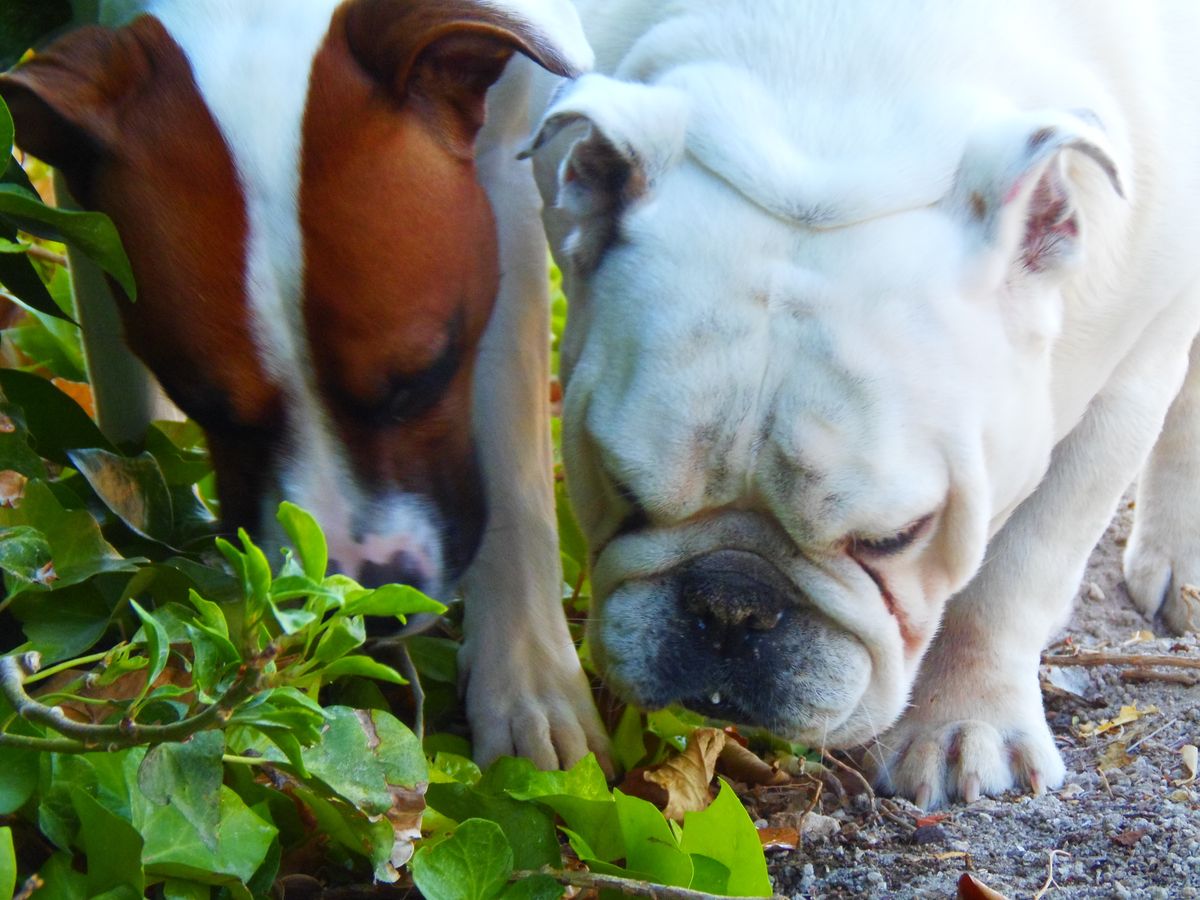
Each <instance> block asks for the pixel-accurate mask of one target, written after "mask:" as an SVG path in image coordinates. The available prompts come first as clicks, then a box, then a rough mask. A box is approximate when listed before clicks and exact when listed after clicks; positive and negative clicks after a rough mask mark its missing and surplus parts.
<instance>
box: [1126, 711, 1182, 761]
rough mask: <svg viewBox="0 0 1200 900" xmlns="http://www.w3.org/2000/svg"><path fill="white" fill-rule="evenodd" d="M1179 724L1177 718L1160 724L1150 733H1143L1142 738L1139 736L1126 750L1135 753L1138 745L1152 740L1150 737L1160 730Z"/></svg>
mask: <svg viewBox="0 0 1200 900" xmlns="http://www.w3.org/2000/svg"><path fill="white" fill-rule="evenodd" d="M1178 724H1179V723H1178V722H1176V721H1175V720H1173V719H1172V720H1171V721H1169V722H1167V723H1165V724H1163V725H1160V726H1158V727H1157V728H1155V729H1154V730H1153V731H1151V732H1150V733H1149V734H1143V735H1142V736H1141V737H1140V738H1138V739H1137V740H1136V741H1134V742H1133V743H1132V744H1130V745H1129V746H1128V747H1126V748H1125V752H1126V753H1130V754H1131V753H1133V751H1134V750H1136V749H1137V748H1138V747H1140V746H1141V745H1142V744H1144V743H1145V742H1146V741H1148V740H1150V738H1152V737H1154V736H1155V735H1156V734H1158V733H1159V732H1160V731H1166V730H1167V729H1168V728H1170V727H1171V726H1172V725H1178Z"/></svg>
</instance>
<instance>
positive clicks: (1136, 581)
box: [1124, 515, 1200, 634]
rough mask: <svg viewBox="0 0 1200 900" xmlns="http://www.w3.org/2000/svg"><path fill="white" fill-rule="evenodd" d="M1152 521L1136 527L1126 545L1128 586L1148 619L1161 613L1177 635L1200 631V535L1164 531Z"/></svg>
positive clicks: (1179, 530)
mask: <svg viewBox="0 0 1200 900" xmlns="http://www.w3.org/2000/svg"><path fill="white" fill-rule="evenodd" d="M1146 518H1148V519H1150V521H1148V522H1146V523H1145V524H1143V523H1142V521H1140V518H1139V521H1138V522H1137V524H1136V525H1135V526H1134V529H1133V534H1132V535H1131V536H1130V538H1129V543H1128V544H1127V545H1126V546H1125V561H1124V562H1125V586H1126V587H1127V588H1128V589H1129V596H1130V597H1132V598H1133V602H1134V603H1136V604H1137V606H1138V609H1140V610H1141V611H1142V612H1143V613H1145V615H1146V616H1147V617H1148V618H1151V619H1153V618H1154V617H1155V616H1156V615H1158V614H1160V613H1161V614H1162V618H1163V621H1164V622H1165V623H1166V624H1167V627H1168V628H1170V629H1172V630H1173V631H1175V632H1176V633H1178V634H1183V633H1184V632H1188V631H1200V532H1198V531H1197V530H1195V528H1186V527H1179V528H1161V527H1159V526H1158V523H1157V522H1155V521H1154V520H1153V519H1152V518H1151V516H1150V515H1148V516H1147V517H1146Z"/></svg>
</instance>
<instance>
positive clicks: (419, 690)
mask: <svg viewBox="0 0 1200 900" xmlns="http://www.w3.org/2000/svg"><path fill="white" fill-rule="evenodd" d="M393 652H394V653H395V654H396V659H397V662H399V664H400V672H401V673H402V674H403V675H404V677H405V678H407V679H408V684H409V687H411V688H412V698H413V729H412V730H413V734H415V735H416V736H417V740H418V741H424V740H425V689H424V688H423V687H421V673H420V672H418V671H417V666H416V663H414V662H413V660H412V654H411V653H409V652H408V644H407V643H405V642H404V641H397V642H396V644H395V646H394V647H393Z"/></svg>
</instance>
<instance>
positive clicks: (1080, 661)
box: [1042, 652, 1200, 669]
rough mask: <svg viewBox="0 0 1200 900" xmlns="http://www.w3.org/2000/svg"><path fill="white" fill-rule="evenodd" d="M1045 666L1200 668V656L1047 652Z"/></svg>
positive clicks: (1043, 663)
mask: <svg viewBox="0 0 1200 900" xmlns="http://www.w3.org/2000/svg"><path fill="white" fill-rule="evenodd" d="M1042 665H1044V666H1129V667H1144V666H1165V667H1167V668H1172V669H1200V658H1197V657H1194V656H1147V655H1136V654H1128V655H1127V654H1124V653H1086V652H1085V653H1080V654H1078V655H1075V654H1070V655H1068V654H1063V653H1047V654H1045V655H1043V656H1042Z"/></svg>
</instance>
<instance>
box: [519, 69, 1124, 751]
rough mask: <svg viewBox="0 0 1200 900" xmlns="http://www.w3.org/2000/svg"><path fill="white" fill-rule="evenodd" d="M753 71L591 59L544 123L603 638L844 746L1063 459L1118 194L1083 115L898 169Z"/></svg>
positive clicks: (1057, 116) (570, 416)
mask: <svg viewBox="0 0 1200 900" xmlns="http://www.w3.org/2000/svg"><path fill="white" fill-rule="evenodd" d="M736 81H737V75H736V73H723V74H722V78H721V79H718V81H717V82H713V83H706V86H705V88H704V89H702V90H701V89H696V86H695V85H694V84H673V83H669V82H664V83H659V84H654V85H645V84H634V83H626V82H618V81H615V80H612V79H608V78H605V77H602V76H598V75H589V76H585V77H584V78H583V79H581V80H580V81H579V82H577V83H576V85H575V86H574V88H573V89H571V90H569V91H568V92H566V93H564V94H563V95H562V96H560V97H559V98H558V99H557V100H556V101H555V102H554V104H553V105H552V106H551V108H550V110H549V111H548V113H547V116H546V119H545V121H544V122H543V125H542V128H541V130H540V133H539V135H538V137H537V138H536V139H535V141H534V151H533V152H534V154H535V168H536V169H537V171H538V176H539V183H540V184H542V185H543V187H544V189H545V191H546V193H547V194H548V196H547V198H546V199H547V206H548V211H547V223H548V226H549V227H550V230H551V231H552V232H553V234H552V236H551V237H552V241H554V242H555V244H556V246H557V247H558V249H559V258H560V260H563V261H565V268H566V271H565V277H566V283H567V288H568V296H569V298H570V301H571V317H570V321H569V324H568V330H567V335H566V339H565V345H564V352H563V368H564V376H565V387H566V393H565V412H564V432H563V434H564V438H563V440H564V455H565V458H566V462H567V475H568V485H569V488H570V493H571V497H572V501H573V503H574V506H575V508H576V511H577V513H578V516H579V519H580V523H581V525H582V527H583V529H584V532H585V534H586V536H587V537H588V539H589V541H590V543H591V547H592V550H593V553H594V572H593V588H594V592H595V601H594V607H593V619H592V624H591V632H590V635H591V640H592V650H593V654H594V656H595V658H596V660H597V662H598V664H599V665H600V666H601V668H602V669H603V670H604V671H605V674H606V675H607V677H608V678H609V680H610V681H611V683H612V684H613V685H614V686H615V687H616V688H617V689H619V690H620V691H622V692H623V693H625V694H626V695H628V696H630V697H631V698H633V699H634V700H636V701H638V702H639V703H641V704H643V705H647V706H652V707H657V706H661V705H664V704H667V703H672V702H680V703H683V704H684V705H686V706H688V707H691V708H693V709H695V710H697V711H701V712H704V713H708V714H712V715H715V716H716V717H718V718H724V719H732V720H736V721H741V722H748V723H752V724H758V725H765V726H767V727H769V728H771V729H773V730H775V731H777V732H782V733H786V734H790V735H793V736H795V737H796V738H798V739H803V740H807V741H811V742H818V743H819V742H826V743H828V744H830V745H834V746H837V745H849V744H854V743H859V742H861V741H863V740H865V739H866V738H868V737H870V736H871V735H872V734H873V733H875V732H877V731H879V730H882V729H883V728H884V727H886V726H887V725H888V724H890V723H891V722H892V721H893V720H894V719H895V717H896V716H897V715H898V714H899V712H900V711H901V709H902V708H903V705H904V703H905V701H906V698H907V695H908V691H909V689H910V686H911V684H912V681H913V679H914V677H915V673H916V670H917V666H918V664H919V661H920V659H921V656H922V654H923V653H924V651H925V650H926V648H927V647H928V645H929V642H930V640H931V638H932V636H933V634H934V633H935V631H936V629H937V627H938V623H939V621H940V618H941V614H942V610H943V607H944V605H945V604H946V602H947V600H948V598H949V597H950V596H951V595H952V594H953V593H954V592H955V591H956V590H958V589H959V588H960V587H961V586H963V585H964V584H965V583H966V582H967V580H969V579H970V578H971V576H972V575H973V574H974V573H975V572H976V570H977V569H978V567H979V565H980V563H981V561H982V559H983V555H984V548H985V545H986V543H987V541H988V539H989V537H990V535H991V534H992V533H993V532H994V530H995V528H996V527H998V524H999V523H1000V522H1002V521H1003V518H1004V517H1005V516H1006V515H1007V514H1008V513H1009V511H1011V509H1012V508H1013V506H1014V505H1016V504H1017V503H1019V501H1020V500H1021V499H1022V498H1023V497H1024V496H1026V495H1027V494H1028V493H1029V492H1030V491H1031V490H1032V488H1033V487H1034V486H1035V485H1036V483H1037V481H1038V480H1039V479H1040V478H1041V476H1042V474H1043V472H1044V471H1045V468H1046V466H1047V464H1048V459H1049V454H1050V452H1051V449H1052V446H1053V443H1054V440H1055V437H1056V434H1055V429H1056V428H1059V427H1061V424H1062V423H1061V422H1058V421H1056V417H1057V416H1059V415H1061V414H1062V412H1063V410H1058V409H1054V408H1053V407H1052V403H1051V391H1050V371H1049V367H1050V362H1051V353H1050V350H1051V347H1052V344H1053V342H1054V340H1055V338H1056V336H1057V329H1058V322H1059V319H1060V316H1061V310H1062V307H1061V304H1062V302H1063V292H1062V285H1063V283H1064V275H1065V273H1066V272H1067V271H1068V270H1070V269H1071V267H1072V266H1073V265H1074V262H1075V260H1076V259H1077V258H1078V257H1079V256H1080V255H1081V254H1082V252H1083V249H1084V246H1083V236H1082V235H1081V229H1082V228H1083V221H1082V216H1081V215H1080V213H1079V210H1080V206H1079V204H1081V203H1082V202H1083V198H1084V195H1085V194H1086V195H1087V199H1088V201H1089V202H1091V201H1096V202H1099V203H1100V204H1101V205H1103V204H1107V203H1109V202H1112V203H1119V200H1118V199H1117V195H1118V193H1119V190H1120V189H1119V186H1118V185H1117V181H1116V170H1115V167H1114V164H1113V163H1112V157H1111V152H1110V151H1109V150H1108V149H1106V147H1107V141H1106V138H1105V135H1104V134H1103V133H1102V132H1101V131H1100V129H1099V128H1098V127H1096V126H1095V125H1094V124H1092V123H1090V122H1089V121H1087V119H1086V118H1085V117H1083V116H1080V115H1074V114H1068V113H1049V112H1047V113H1036V114H1018V113H1016V112H1013V111H1004V112H995V113H994V114H986V115H985V114H982V113H981V114H980V115H979V116H978V118H976V119H975V120H973V121H972V120H971V119H969V118H968V119H966V120H964V121H967V122H971V124H970V127H968V128H965V129H964V131H963V133H962V134H961V135H960V138H961V140H955V139H954V138H952V137H951V138H947V136H946V134H945V133H942V134H939V135H938V136H937V139H938V140H939V141H949V147H948V149H947V148H945V147H939V148H937V149H935V150H933V151H930V149H929V148H928V147H925V146H923V147H919V148H916V149H917V153H916V154H915V156H914V159H913V160H907V159H898V158H896V157H895V156H892V157H887V158H884V160H883V163H882V164H880V165H877V166H875V167H873V168H872V167H871V166H870V165H869V160H870V156H869V151H870V150H872V149H876V148H857V149H861V150H863V151H864V152H865V153H867V157H866V159H864V160H858V161H852V162H847V163H845V164H841V163H839V162H832V163H831V162H828V161H826V160H824V159H822V158H820V157H819V156H814V157H808V156H807V155H806V154H805V153H803V152H802V151H801V150H800V148H799V147H797V146H796V145H795V144H794V143H793V142H792V141H791V140H790V139H789V138H787V137H785V136H784V134H783V133H782V132H780V131H777V130H776V129H775V127H774V126H773V125H772V123H773V122H779V121H781V118H780V112H779V111H778V110H774V111H772V110H771V109H769V108H760V107H763V106H764V105H765V104H766V101H765V100H764V101H761V102H756V100H755V98H756V97H758V96H760V94H761V91H758V90H756V89H755V88H754V87H753V86H752V85H748V86H745V89H744V90H730V82H734V83H735V84H736ZM738 87H741V86H740V85H738ZM723 91H724V92H725V93H724V94H723V93H722V92H723ZM722 97H724V98H726V99H728V104H727V106H726V107H725V108H716V107H719V105H720V102H721V99H722ZM967 114H968V113H967V112H964V115H967ZM951 134H952V133H951ZM896 145H897V146H898V147H901V148H903V143H902V142H901V141H899V140H897V141H896ZM888 146H889V145H888V144H887V142H886V141H884V142H883V148H884V150H887V149H888ZM951 155H952V156H953V158H950V156H951ZM909 163H912V165H909ZM939 163H944V164H945V166H944V168H942V169H938V170H937V171H930V170H929V169H930V167H933V168H935V169H936V167H937V165H938V164H939ZM923 167H924V168H923ZM897 181H899V182H902V183H897ZM1114 186H1116V187H1117V188H1118V190H1117V191H1114V190H1113V187H1114ZM1110 198H1111V201H1110ZM551 206H553V207H554V208H552V209H550V208H549V207H551ZM1031 652H1032V651H1031Z"/></svg>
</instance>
